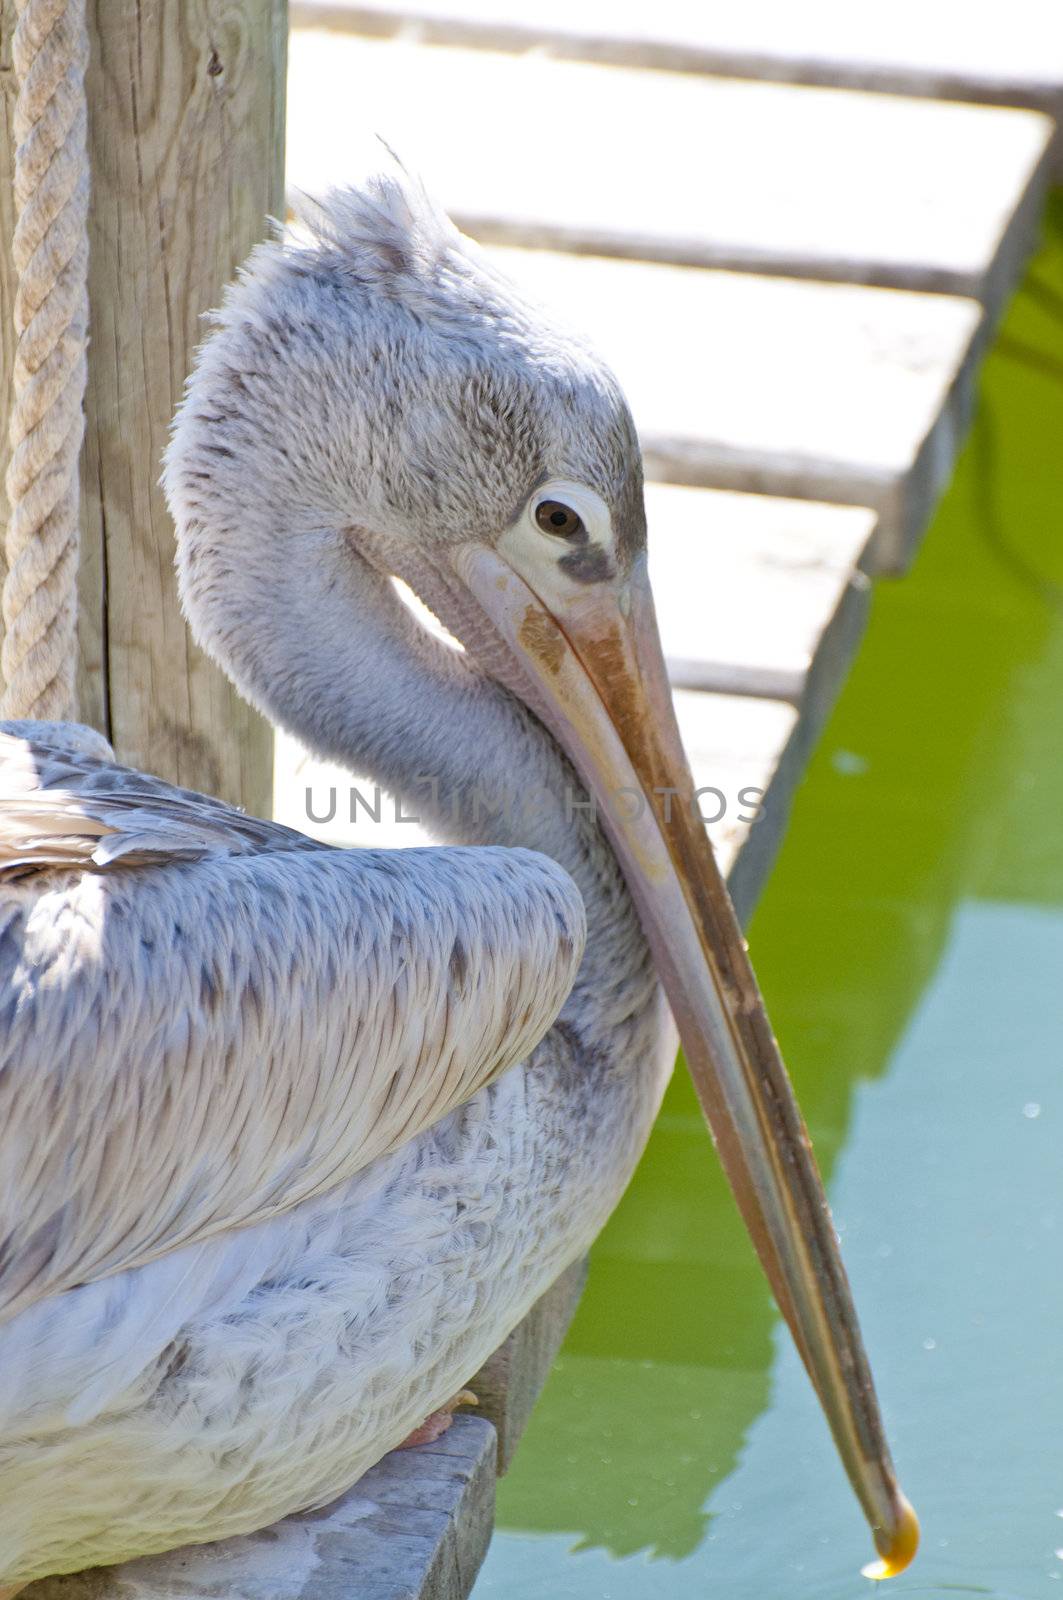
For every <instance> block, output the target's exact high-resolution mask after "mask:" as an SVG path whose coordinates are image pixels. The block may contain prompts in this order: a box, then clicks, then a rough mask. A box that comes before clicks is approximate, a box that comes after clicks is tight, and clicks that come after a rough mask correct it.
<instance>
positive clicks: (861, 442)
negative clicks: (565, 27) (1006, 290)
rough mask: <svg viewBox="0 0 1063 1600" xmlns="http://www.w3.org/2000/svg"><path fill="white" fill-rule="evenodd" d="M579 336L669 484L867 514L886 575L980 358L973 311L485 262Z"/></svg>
mask: <svg viewBox="0 0 1063 1600" xmlns="http://www.w3.org/2000/svg"><path fill="white" fill-rule="evenodd" d="M489 254H490V256H491V257H492V259H493V260H494V262H495V264H496V265H497V266H498V267H500V268H501V269H502V270H503V271H505V272H507V273H509V274H510V275H511V276H512V277H514V278H515V279H517V280H518V281H519V282H520V283H521V284H522V285H523V286H524V287H525V288H526V289H527V290H528V291H529V292H530V293H532V294H533V295H535V296H537V297H538V298H540V299H541V300H543V301H544V302H545V303H547V304H550V305H552V306H554V307H555V308H556V309H557V310H558V311H559V312H560V314H561V315H563V316H564V318H565V319H566V321H568V322H569V323H572V324H574V325H575V326H576V327H579V328H582V329H583V330H585V332H586V333H587V334H588V335H589V336H590V337H591V338H593V340H594V341H595V343H596V344H597V346H598V348H599V349H600V350H601V352H602V354H603V355H604V356H605V357H606V358H607V360H608V361H609V362H610V363H611V365H612V366H613V368H614V370H615V372H616V374H617V376H618V378H619V379H620V382H621V383H622V384H623V386H624V388H625V390H626V392H627V395H628V398H629V400H630V401H631V406H632V410H633V412H634V415H635V420H636V422H637V423H638V425H639V432H640V434H641V437H642V445H643V451H644V454H645V457H646V468H647V472H648V474H649V475H650V476H651V477H654V478H659V479H663V480H666V481H670V482H673V483H688V484H701V485H707V486H712V487H718V488H726V489H744V490H750V491H753V492H754V493H758V494H772V495H784V496H793V497H796V498H799V499H812V500H828V501H833V502H839V503H841V504H844V505H865V506H872V507H874V508H875V510H876V511H877V512H878V517H879V528H878V533H877V535H876V539H875V547H874V562H875V565H876V567H877V568H878V569H879V570H891V571H899V570H902V569H903V568H904V567H905V566H906V565H907V563H908V561H909V560H910V559H911V555H912V553H913V551H914V549H915V547H916V545H917V544H918V541H919V539H920V538H921V536H922V534H923V532H924V530H925V528H926V525H927V523H928V521H929V519H930V516H931V513H932V511H933V508H934V505H935V504H936V501H937V497H938V494H939V493H940V491H941V489H942V488H943V487H944V485H945V483H946V482H947V481H948V478H949V476H950V474H951V471H952V464H953V461H954V460H955V455H956V451H957V448H958V446H959V443H960V440H961V438H962V436H963V432H964V430H965V428H966V426H967V422H968V420H969V416H970V411H971V407H972V404H973V389H974V374H975V371H976V366H977V357H978V355H979V354H980V351H981V345H980V341H979V339H978V337H977V335H978V334H979V329H980V323H981V313H980V311H979V308H978V306H977V305H976V304H975V302H974V301H971V300H961V299H956V298H953V297H951V296H946V295H933V296H930V295H920V294H909V293H907V292H906V291H902V290H886V289H869V288H864V287H863V286H857V285H853V284H820V283H800V282H796V281H793V280H790V279H782V278H761V277H756V276H752V275H746V274H742V273H728V272H717V271H699V270H696V269H694V268H690V267H671V266H662V265H658V264H655V263H644V262H635V261H607V260H603V259H601V258H598V257H592V256H566V255H560V254H557V253H554V252H552V251H546V250H516V249H492V250H490V251H489Z"/></svg>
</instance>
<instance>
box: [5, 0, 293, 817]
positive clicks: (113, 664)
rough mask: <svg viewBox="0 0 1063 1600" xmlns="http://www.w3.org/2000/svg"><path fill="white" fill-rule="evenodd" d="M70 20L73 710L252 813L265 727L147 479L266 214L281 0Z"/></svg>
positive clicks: (266, 771) (161, 769)
mask: <svg viewBox="0 0 1063 1600" xmlns="http://www.w3.org/2000/svg"><path fill="white" fill-rule="evenodd" d="M87 11H88V28H89V36H90V64H89V69H88V77H87V95H88V129H89V135H88V136H89V156H90V165H91V177H92V197H91V204H90V220H89V246H90V265H89V338H90V344H89V377H88V393H87V398H86V412H87V423H86V436H85V444H84V448H83V452H82V470H81V571H80V581H79V595H80V618H79V656H80V661H79V673H78V692H79V701H80V715H81V717H82V719H83V720H84V721H87V722H91V723H93V724H94V725H95V726H96V727H98V728H99V729H101V731H103V732H104V733H106V734H107V735H108V737H109V738H110V739H111V741H112V742H113V744H114V746H115V748H116V750H117V752H118V755H119V758H120V759H121V760H123V761H127V762H130V763H131V764H133V765H136V766H143V767H145V768H146V769H147V770H149V771H153V772H157V773H159V774H161V775H162V776H164V777H166V778H170V779H172V780H174V781H176V782H179V783H182V784H185V785H187V786H189V787H192V788H197V789H205V790H207V791H208V792H210V793H212V794H220V795H222V796H224V797H225V798H226V799H228V800H233V801H238V802H239V803H240V804H242V805H245V806H246V807H247V808H248V809H249V810H252V811H256V812H258V813H260V814H262V813H265V814H268V810H269V806H270V803H271V790H272V754H271V751H272V738H271V734H270V731H269V729H268V728H267V727H266V725H265V724H264V723H263V722H262V721H261V720H260V719H259V718H258V717H256V716H255V715H254V714H253V713H252V712H251V711H250V709H249V708H248V707H247V706H245V705H244V704H243V703H242V702H241V701H240V700H239V698H238V697H237V695H236V693H235V691H234V690H233V689H232V688H231V687H230V686H229V684H228V683H227V681H226V680H225V679H224V677H223V676H222V674H221V673H220V672H219V671H218V670H217V669H216V668H215V667H213V666H212V665H211V664H210V663H209V662H208V661H207V660H206V659H205V658H204V657H203V655H202V654H201V653H200V652H199V651H198V650H197V649H196V647H195V646H194V645H193V643H192V641H191V638H190V636H189V634H188V631H187V629H186V627H185V625H184V622H183V620H182V618H181V614H180V610H179V607H178V603H177V594H176V585H175V578H174V571H173V532H172V528H171V525H170V521H169V517H168V515H167V512H166V508H165V504H164V502H163V498H162V495H161V492H160V490H159V487H158V478H159V472H160V460H161V455H162V451H163V449H164V446H165V443H166V439H167V431H168V428H169V422H170V418H171V416H172V414H173V410H174V407H175V406H176V404H177V401H178V399H179V398H180V395H181V391H182V387H183V384H184V380H185V376H186V374H187V372H188V368H189V364H190V361H191V357H192V353H193V351H194V349H195V346H196V344H197V343H198V342H199V340H200V338H201V337H202V334H203V326H202V320H201V319H202V315H203V313H204V312H205V311H207V310H209V309H210V308H211V307H212V306H214V305H216V304H217V303H218V301H219V298H220V296H221V291H222V288H223V286H224V284H225V283H226V282H227V280H228V279H229V278H230V277H231V276H232V274H233V272H234V270H235V268H236V267H237V266H238V264H239V263H240V261H241V260H242V259H243V258H244V257H245V256H246V254H247V252H248V251H249V250H250V248H251V246H252V245H253V244H254V243H255V242H256V241H257V240H259V239H261V238H262V237H263V234H264V231H265V218H266V216H267V215H273V216H279V215H283V168H284V99H285V63H286V50H287V14H286V13H287V6H286V0H155V3H153V4H152V5H151V6H144V5H143V4H142V3H141V0H89V3H88V7H87ZM0 19H2V23H3V30H2V32H3V53H2V55H0V81H2V83H3V87H4V91H5V92H4V96H3V111H2V115H3V128H2V130H0V131H2V133H3V135H4V137H3V138H2V139H0V469H2V468H3V466H4V464H5V462H6V452H7V406H8V404H9V396H10V392H11V364H12V353H13V352H12V346H13V337H14V336H13V332H12V316H11V305H12V296H13V275H12V265H11V260H10V250H9V248H8V246H9V243H10V238H11V229H12V224H13V215H12V198H11V166H12V160H13V148H12V137H11V132H12V130H11V110H12V101H13V85H12V74H11V70H10V65H11V57H10V42H11V35H12V31H13V27H14V21H15V17H14V8H13V4H12V0H0ZM0 480H2V470H0ZM0 514H3V515H5V516H6V506H5V505H4V504H3V503H0Z"/></svg>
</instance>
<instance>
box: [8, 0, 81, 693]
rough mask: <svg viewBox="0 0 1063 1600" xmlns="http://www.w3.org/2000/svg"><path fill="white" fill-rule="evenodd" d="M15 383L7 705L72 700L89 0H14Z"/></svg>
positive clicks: (74, 650)
mask: <svg viewBox="0 0 1063 1600" xmlns="http://www.w3.org/2000/svg"><path fill="white" fill-rule="evenodd" d="M15 11H16V14H17V16H18V25H17V27H16V29H15V36H14V40H13V55H14V67H15V77H16V80H17V82H18V98H17V100H16V102H15V144H16V150H15V212H16V218H17V220H16V223H15V234H14V239H13V241H12V255H13V257H14V263H15V270H16V273H17V275H18V288H17V291H16V294H15V332H16V334H17V336H18V343H17V346H16V350H15V384H14V389H15V394H14V403H13V406H12V409H11V451H12V454H11V463H10V465H9V467H8V471H7V479H6V487H7V497H8V502H9V505H10V513H11V516H10V522H9V524H8V529H7V542H6V556H7V567H8V571H7V577H6V579H5V581H4V591H3V618H4V642H3V650H2V653H0V668H2V670H3V676H4V679H5V682H6V688H5V690H4V695H3V699H2V700H0V716H2V717H5V718H8V717H36V718H41V719H43V720H46V721H49V720H51V721H54V720H58V719H61V718H64V717H70V716H71V715H73V712H74V668H75V658H76V626H77V559H78V455H79V452H80V449H81V439H82V434H83V432H84V413H83V409H82V401H83V399H84V395H85V380H86V371H87V367H86V359H85V349H86V338H87V330H88V228H87V220H88V198H89V165H88V156H87V153H86V110H85V87H84V81H85V67H86V63H87V61H88V36H87V33H86V30H85V0H15Z"/></svg>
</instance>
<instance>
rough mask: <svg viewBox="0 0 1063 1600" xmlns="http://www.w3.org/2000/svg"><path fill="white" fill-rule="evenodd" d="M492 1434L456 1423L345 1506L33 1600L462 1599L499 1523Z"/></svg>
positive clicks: (396, 1457) (71, 1583) (88, 1578)
mask: <svg viewBox="0 0 1063 1600" xmlns="http://www.w3.org/2000/svg"><path fill="white" fill-rule="evenodd" d="M494 1505H495V1432H494V1429H493V1428H492V1426H491V1424H490V1423H489V1422H486V1421H484V1419H483V1418H481V1417H476V1416H458V1417H455V1419H454V1422H453V1423H452V1425H451V1427H450V1429H449V1431H448V1432H447V1433H446V1434H444V1436H443V1437H442V1438H441V1439H439V1440H437V1441H436V1443H435V1444H430V1445H422V1446H420V1447H419V1448H418V1449H416V1450H398V1451H394V1452H393V1453H392V1454H391V1455H389V1456H385V1457H384V1459H383V1461H381V1462H380V1463H379V1465H377V1466H375V1467H373V1468H372V1469H371V1470H370V1471H369V1472H367V1473H366V1474H365V1476H364V1477H363V1478H362V1479H361V1481H360V1482H359V1483H357V1484H355V1486H354V1488H353V1489H350V1490H348V1492H347V1493H346V1494H345V1495H342V1496H341V1497H340V1499H338V1500H336V1501H334V1502H333V1503H332V1504H331V1505H329V1506H325V1507H324V1508H323V1509H322V1510H320V1511H310V1512H306V1513H303V1514H302V1515H299V1516H292V1517H285V1518H284V1520H283V1521H281V1522H278V1523H275V1524H274V1526H273V1527H272V1528H264V1529H262V1530H260V1531H259V1532H258V1533H252V1534H248V1535H247V1536H246V1537H245V1538H238V1539H225V1540H223V1541H220V1542H218V1543H215V1544H201V1545H190V1546H188V1547H187V1548H186V1549H184V1550H175V1551H171V1552H170V1553H169V1554H167V1555H162V1556H147V1557H144V1558H143V1559H141V1560H139V1561H127V1562H125V1563H124V1564H123V1565H122V1566H118V1567H110V1568H96V1569H95V1570H93V1571H89V1572H81V1573H74V1574H72V1575H71V1576H70V1577H66V1578H46V1579H44V1580H42V1581H41V1582H40V1583H35V1584H32V1585H31V1586H30V1587H29V1588H28V1589H27V1590H26V1591H25V1592H26V1596H27V1600H174V1597H175V1596H178V1595H180V1596H182V1597H184V1600H354V1597H357V1600H466V1596H467V1595H468V1593H469V1591H470V1590H471V1588H472V1586H473V1582H474V1580H475V1578H476V1574H477V1572H478V1571H479V1568H480V1563H481V1562H482V1561H483V1558H484V1556H485V1554H486V1552H487V1546H488V1542H489V1540H490V1537H491V1531H492V1527H493V1525H494Z"/></svg>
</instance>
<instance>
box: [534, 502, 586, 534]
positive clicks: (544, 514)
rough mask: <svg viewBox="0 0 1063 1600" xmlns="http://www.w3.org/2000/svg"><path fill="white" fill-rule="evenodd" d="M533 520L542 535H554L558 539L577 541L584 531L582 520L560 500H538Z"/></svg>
mask: <svg viewBox="0 0 1063 1600" xmlns="http://www.w3.org/2000/svg"><path fill="white" fill-rule="evenodd" d="M535 520H536V522H537V523H538V524H539V527H540V528H541V529H542V530H543V532H544V533H552V534H555V535H556V536H557V538H559V539H578V538H579V537H580V535H581V534H582V533H584V532H585V531H586V530H585V529H584V526H583V518H582V517H581V516H579V515H578V514H577V513H576V512H575V511H573V509H572V507H571V506H566V505H565V503H564V501H562V500H540V502H539V504H538V505H537V506H536V508H535Z"/></svg>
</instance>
